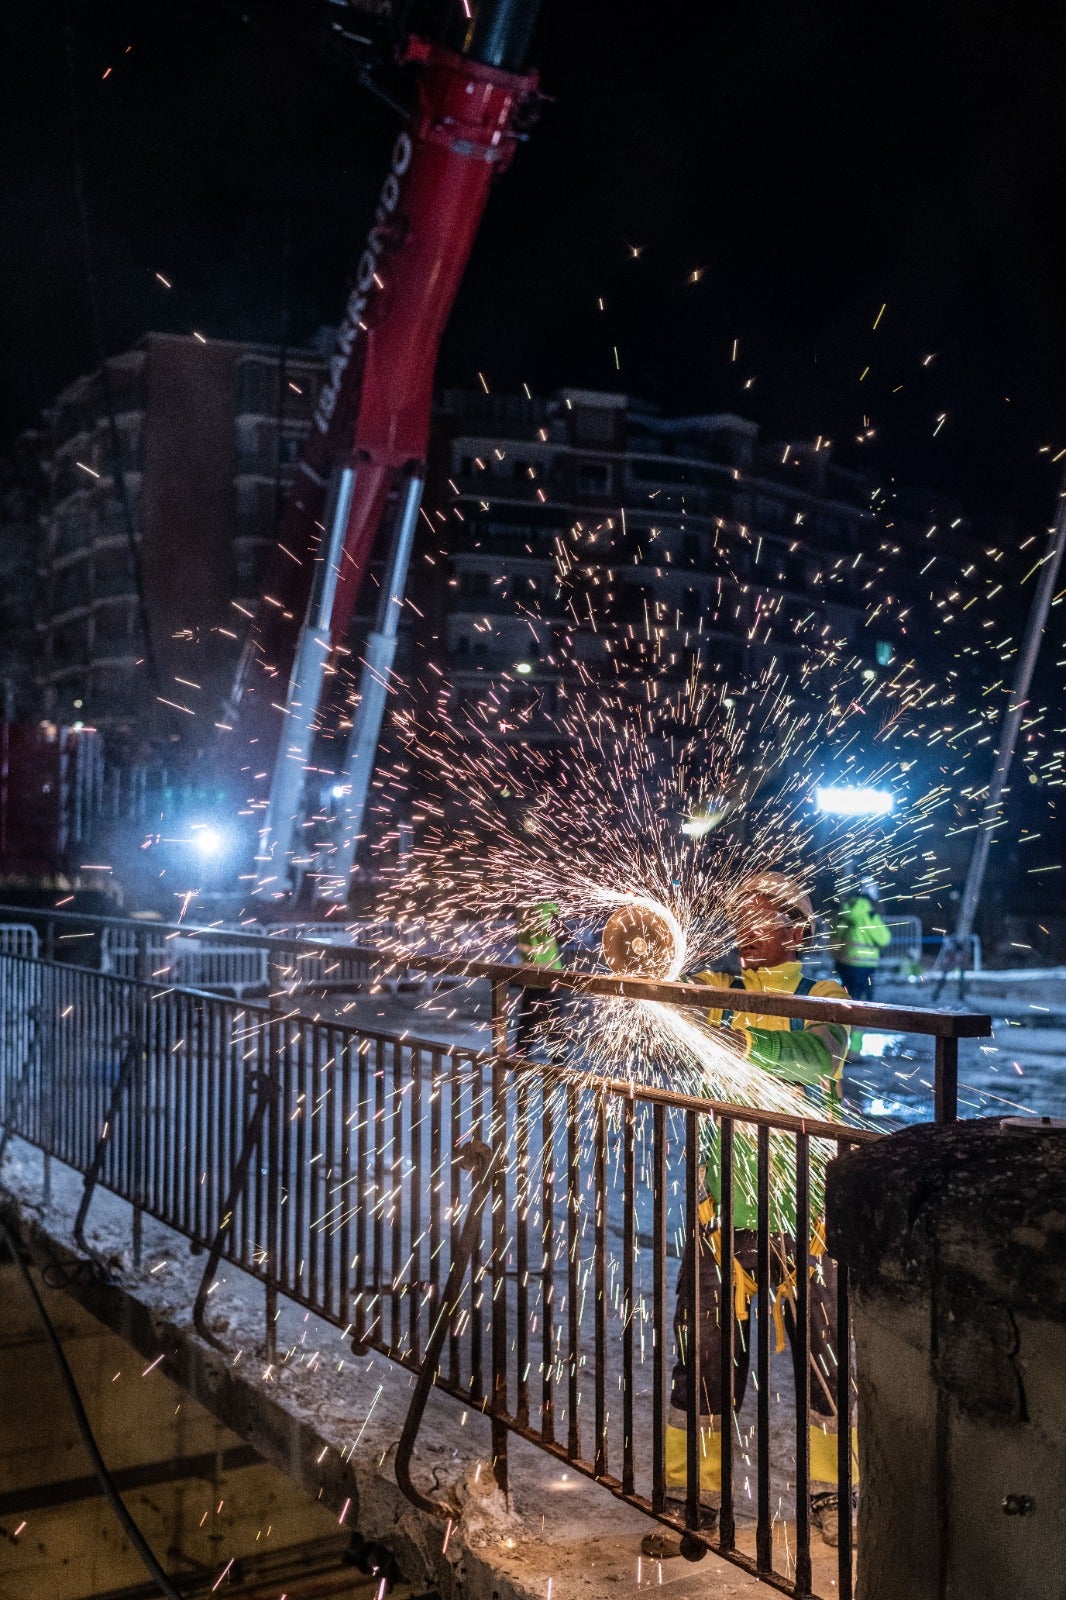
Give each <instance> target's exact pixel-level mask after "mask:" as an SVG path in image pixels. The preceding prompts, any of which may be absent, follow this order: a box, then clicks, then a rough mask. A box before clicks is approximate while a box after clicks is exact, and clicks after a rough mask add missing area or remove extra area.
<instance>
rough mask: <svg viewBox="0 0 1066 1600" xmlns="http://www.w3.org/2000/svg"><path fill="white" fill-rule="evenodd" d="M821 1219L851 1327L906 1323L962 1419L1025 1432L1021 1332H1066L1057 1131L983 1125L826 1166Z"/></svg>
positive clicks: (883, 1145) (888, 1141)
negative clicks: (850, 1308) (851, 1310)
mask: <svg viewBox="0 0 1066 1600" xmlns="http://www.w3.org/2000/svg"><path fill="white" fill-rule="evenodd" d="M826 1214H827V1237H828V1243H829V1248H830V1250H831V1252H832V1253H833V1254H834V1255H835V1256H836V1257H837V1259H838V1260H841V1261H843V1262H844V1263H845V1264H846V1266H847V1267H848V1269H849V1273H850V1276H851V1282H852V1288H853V1298H854V1305H855V1311H856V1317H857V1318H859V1317H861V1315H862V1314H863V1312H864V1311H865V1314H867V1315H868V1316H869V1317H872V1318H874V1320H876V1321H880V1322H882V1323H886V1324H887V1322H888V1321H890V1320H892V1321H893V1322H894V1324H895V1323H898V1324H899V1325H900V1326H903V1323H904V1321H905V1320H906V1317H907V1315H908V1314H909V1315H910V1317H911V1319H912V1320H911V1323H909V1324H908V1326H911V1327H912V1331H913V1333H914V1337H915V1338H918V1339H919V1340H920V1341H921V1340H923V1339H927V1340H928V1346H929V1355H928V1359H929V1365H930V1371H931V1375H932V1377H933V1380H934V1382H935V1383H936V1385H937V1388H938V1389H939V1390H940V1391H941V1393H942V1394H944V1395H950V1396H951V1397H952V1399H953V1400H954V1402H955V1405H956V1406H957V1408H958V1410H959V1412H960V1413H961V1414H963V1415H965V1416H968V1417H970V1418H973V1419H983V1420H985V1421H989V1422H996V1423H1000V1424H1016V1423H1019V1422H1022V1421H1026V1420H1029V1419H1028V1403H1027V1399H1026V1381H1025V1376H1026V1375H1025V1363H1024V1361H1022V1360H1020V1359H1019V1349H1020V1344H1021V1334H1020V1323H1021V1320H1022V1319H1026V1320H1027V1321H1028V1322H1030V1323H1034V1324H1036V1325H1042V1326H1044V1327H1047V1326H1048V1325H1050V1324H1060V1325H1061V1324H1062V1323H1066V1131H1064V1130H1062V1129H1055V1128H1053V1127H1045V1126H1042V1125H1041V1124H1040V1123H1039V1122H1036V1121H1033V1122H1032V1123H1026V1124H1020V1125H1019V1124H1015V1123H1013V1122H1011V1121H1007V1122H1006V1123H1005V1122H1003V1121H1002V1120H1000V1119H991V1118H981V1119H974V1120H972V1121H969V1120H968V1121H965V1122H958V1123H953V1124H950V1125H947V1126H940V1127H938V1126H936V1125H933V1124H923V1125H921V1126H918V1127H912V1128H907V1129H904V1130H903V1131H901V1132H900V1133H895V1134H891V1135H888V1136H887V1137H886V1138H884V1139H880V1140H878V1141H877V1143H876V1144H873V1145H867V1146H865V1147H863V1148H862V1149H861V1150H856V1151H850V1152H847V1153H846V1154H844V1155H841V1156H839V1157H838V1158H837V1159H836V1160H834V1161H832V1162H830V1164H829V1167H828V1169H827V1174H826ZM916 1315H917V1316H918V1317H919V1319H923V1318H924V1319H925V1320H924V1322H921V1321H920V1322H918V1323H915V1322H914V1321H913V1318H914V1317H915V1316H916ZM857 1326H858V1323H857Z"/></svg>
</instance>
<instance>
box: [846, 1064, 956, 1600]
mask: <svg viewBox="0 0 1066 1600" xmlns="http://www.w3.org/2000/svg"><path fill="white" fill-rule="evenodd" d="M938 1042H939V1041H938ZM952 1043H955V1041H954V1040H953V1041H952ZM847 1148H848V1147H847V1144H846V1143H845V1142H844V1141H840V1142H838V1144H837V1149H838V1150H842V1149H847ZM848 1299H849V1296H848V1272H847V1268H846V1267H845V1266H844V1264H843V1262H840V1263H838V1264H837V1325H836V1353H837V1379H836V1391H837V1392H836V1410H837V1492H838V1494H839V1496H840V1543H839V1545H838V1547H837V1589H838V1593H839V1595H840V1600H852V1588H853V1578H852V1545H853V1540H852V1530H851V1483H852V1469H851V1311H850V1306H849V1303H848Z"/></svg>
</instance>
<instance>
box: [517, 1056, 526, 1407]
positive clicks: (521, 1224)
mask: <svg viewBox="0 0 1066 1600" xmlns="http://www.w3.org/2000/svg"><path fill="white" fill-rule="evenodd" d="M515 1274H516V1282H515V1375H516V1386H515V1420H516V1421H517V1423H518V1426H519V1427H520V1428H528V1427H529V1085H528V1083H527V1082H526V1080H525V1078H519V1080H518V1082H517V1084H516V1086H515Z"/></svg>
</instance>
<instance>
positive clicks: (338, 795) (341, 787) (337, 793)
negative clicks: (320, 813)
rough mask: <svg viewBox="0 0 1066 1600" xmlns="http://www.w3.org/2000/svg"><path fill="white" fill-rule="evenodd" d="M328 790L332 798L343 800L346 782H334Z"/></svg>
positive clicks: (345, 792) (346, 790)
mask: <svg viewBox="0 0 1066 1600" xmlns="http://www.w3.org/2000/svg"><path fill="white" fill-rule="evenodd" d="M329 792H330V794H331V795H332V796H333V798H334V800H343V799H344V796H345V795H346V794H347V793H348V788H347V785H346V784H343V783H335V784H334V785H333V788H332V789H331V790H330V791H329Z"/></svg>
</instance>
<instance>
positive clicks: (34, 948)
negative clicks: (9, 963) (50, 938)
mask: <svg viewBox="0 0 1066 1600" xmlns="http://www.w3.org/2000/svg"><path fill="white" fill-rule="evenodd" d="M40 953H41V941H40V939H39V937H38V935H37V929H36V928H31V927H30V925H29V923H28V922H0V956H29V957H30V960H31V961H36V959H37V957H38V956H39V955H40Z"/></svg>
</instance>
